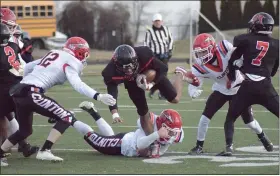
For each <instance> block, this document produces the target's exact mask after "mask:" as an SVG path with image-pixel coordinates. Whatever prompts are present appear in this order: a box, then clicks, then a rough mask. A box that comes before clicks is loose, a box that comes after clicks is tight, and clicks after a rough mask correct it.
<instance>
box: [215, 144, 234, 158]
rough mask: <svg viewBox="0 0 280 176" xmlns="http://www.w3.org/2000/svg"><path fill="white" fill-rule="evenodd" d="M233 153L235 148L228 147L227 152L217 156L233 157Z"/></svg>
mask: <svg viewBox="0 0 280 176" xmlns="http://www.w3.org/2000/svg"><path fill="white" fill-rule="evenodd" d="M232 153H233V146H232V145H227V146H226V150H225V151H222V152H221V153H218V154H217V155H216V156H232Z"/></svg>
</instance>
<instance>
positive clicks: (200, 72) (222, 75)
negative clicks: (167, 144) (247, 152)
mask: <svg viewBox="0 0 280 176" xmlns="http://www.w3.org/2000/svg"><path fill="white" fill-rule="evenodd" d="M232 49H233V47H232V44H231V43H230V42H228V41H226V40H222V41H220V42H218V43H216V42H215V39H214V38H213V36H211V35H210V34H207V33H202V34H199V35H197V36H196V38H195V40H194V43H193V52H194V57H195V60H196V64H194V65H193V66H192V68H191V71H192V73H193V74H194V75H195V76H196V77H197V79H198V80H199V83H200V85H199V87H196V86H193V85H191V84H189V87H188V90H189V95H190V96H191V97H192V98H197V97H198V96H199V95H200V94H201V92H202V90H200V88H201V87H202V84H203V79H204V78H208V79H212V80H214V81H215V83H214V84H213V86H212V90H213V91H214V92H213V93H212V94H211V95H210V96H209V98H208V100H207V102H206V106H205V108H204V111H203V113H202V116H201V118H200V121H199V124H198V131H197V142H196V146H195V147H194V148H193V149H191V151H190V154H201V153H203V150H202V148H203V143H204V140H205V137H206V133H207V129H208V125H209V123H210V121H211V119H212V117H213V116H214V115H215V114H216V112H218V110H219V109H221V108H222V106H223V105H224V104H225V103H226V102H229V104H230V103H231V100H232V97H233V96H234V95H235V94H236V92H237V91H238V89H239V87H240V84H241V82H242V81H243V80H244V78H243V76H242V74H241V73H240V71H236V75H237V78H236V80H235V81H233V82H230V81H229V80H228V79H227V76H226V74H227V73H228V59H229V56H230V54H231V53H232ZM241 116H242V119H243V121H244V123H245V124H246V125H247V126H248V127H249V128H251V129H252V130H253V131H254V132H255V133H257V134H258V136H260V135H261V134H263V130H262V128H261V127H260V125H259V123H258V122H257V121H256V120H254V118H253V114H252V108H251V106H249V107H247V108H246V109H244V110H243V111H242V113H241ZM260 140H261V142H262V143H263V145H264V146H267V144H269V143H270V141H269V139H268V138H266V137H265V136H264V135H262V137H261V138H260ZM268 150H270V149H268Z"/></svg>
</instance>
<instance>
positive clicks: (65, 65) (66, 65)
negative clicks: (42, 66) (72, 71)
mask: <svg viewBox="0 0 280 176" xmlns="http://www.w3.org/2000/svg"><path fill="white" fill-rule="evenodd" d="M68 66H70V65H69V64H64V65H63V72H64V73H65V69H66V67H68Z"/></svg>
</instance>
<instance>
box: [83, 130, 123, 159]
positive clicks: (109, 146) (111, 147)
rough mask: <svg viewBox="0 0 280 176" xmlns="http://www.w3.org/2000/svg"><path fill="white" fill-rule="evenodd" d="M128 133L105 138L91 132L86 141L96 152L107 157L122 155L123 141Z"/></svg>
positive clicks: (86, 136) (85, 137)
mask: <svg viewBox="0 0 280 176" xmlns="http://www.w3.org/2000/svg"><path fill="white" fill-rule="evenodd" d="M125 134H126V133H119V134H116V135H113V136H103V135H100V134H98V133H95V132H89V133H87V134H86V135H85V136H84V139H85V141H86V142H87V143H88V144H89V145H90V146H92V147H93V148H94V149H95V150H97V151H98V152H100V153H103V154H105V155H122V150H121V140H122V138H123V137H124V135H125Z"/></svg>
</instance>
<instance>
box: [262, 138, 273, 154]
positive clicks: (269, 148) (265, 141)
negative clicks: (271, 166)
mask: <svg viewBox="0 0 280 176" xmlns="http://www.w3.org/2000/svg"><path fill="white" fill-rule="evenodd" d="M259 140H260V141H261V142H262V144H263V146H264V148H265V149H266V151H268V152H272V151H273V144H272V142H271V141H270V140H269V139H268V137H267V136H266V135H264V136H263V137H262V138H259Z"/></svg>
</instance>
